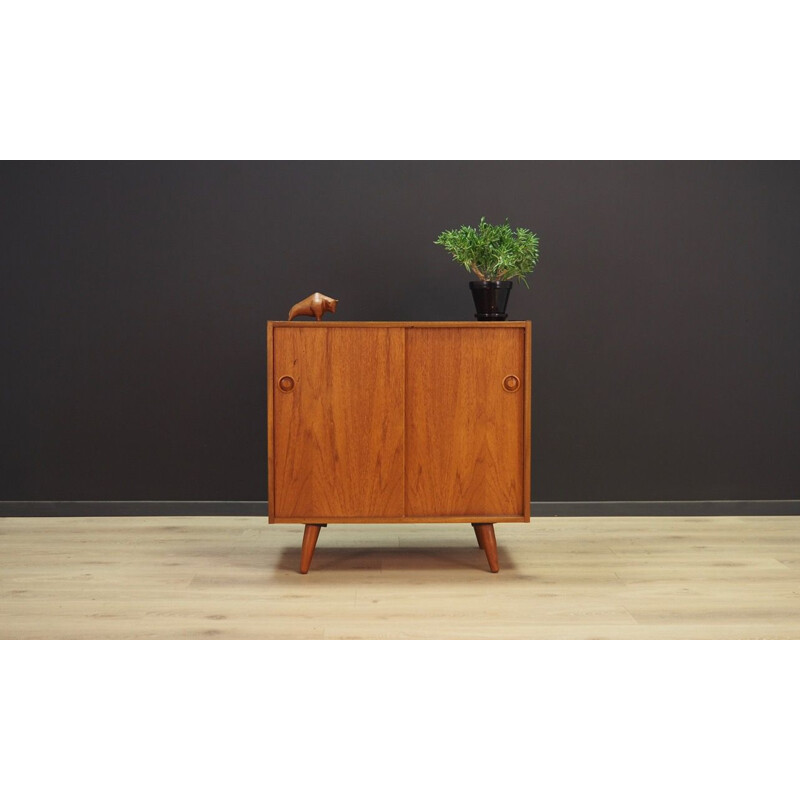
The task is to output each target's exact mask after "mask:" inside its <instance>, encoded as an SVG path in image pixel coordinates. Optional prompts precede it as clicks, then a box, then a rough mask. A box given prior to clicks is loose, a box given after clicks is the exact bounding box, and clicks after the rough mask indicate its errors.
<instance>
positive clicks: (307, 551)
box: [300, 523, 325, 575]
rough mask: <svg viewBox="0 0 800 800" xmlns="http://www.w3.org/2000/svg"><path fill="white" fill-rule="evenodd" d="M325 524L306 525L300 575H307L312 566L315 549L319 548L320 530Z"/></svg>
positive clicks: (301, 552)
mask: <svg viewBox="0 0 800 800" xmlns="http://www.w3.org/2000/svg"><path fill="white" fill-rule="evenodd" d="M324 527H325V524H324V523H322V524H320V525H306V528H305V530H304V531H303V549H302V550H301V551H300V574H301V575H305V574H306V573H307V572H308V568H309V567H310V566H311V559H312V558H313V557H314V548H315V547H316V546H317V539H318V538H319V531H320V528H324Z"/></svg>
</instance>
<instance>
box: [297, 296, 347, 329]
mask: <svg viewBox="0 0 800 800" xmlns="http://www.w3.org/2000/svg"><path fill="white" fill-rule="evenodd" d="M338 302H339V301H338V300H334V299H333V298H332V297H326V296H325V295H324V294H320V293H319V292H314V294H310V295H309V296H308V297H306V299H305V300H301V301H300V302H299V303H295V304H294V305H293V306H292V310H291V311H290V312H289V321H290V322H291V321H292V320H293V319H294V318H295V317H316V318H317V322H319V320H320V319H322V315H323V314H324V313H325V312H326V311H331V312H332V313H334V314H335V313H336V304H337V303H338Z"/></svg>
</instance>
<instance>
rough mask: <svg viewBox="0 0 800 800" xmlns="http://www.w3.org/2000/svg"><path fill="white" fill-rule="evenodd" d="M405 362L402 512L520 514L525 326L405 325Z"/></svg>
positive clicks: (522, 514) (419, 514) (523, 509)
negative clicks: (513, 385) (515, 383)
mask: <svg viewBox="0 0 800 800" xmlns="http://www.w3.org/2000/svg"><path fill="white" fill-rule="evenodd" d="M406 365H407V369H406V407H405V431H406V503H405V508H406V515H407V516H409V517H423V516H434V515H437V514H438V515H441V516H443V517H448V516H470V515H471V516H472V518H473V519H474V520H476V521H477V518H479V517H491V516H493V515H496V516H497V517H517V518H525V516H526V513H529V512H528V508H529V506H528V507H525V506H524V500H523V498H524V496H525V491H524V474H525V470H524V464H523V454H524V440H525V439H526V438H528V437H527V431H528V427H527V424H526V421H525V420H524V418H523V412H524V408H525V397H526V395H527V394H528V389H527V386H528V378H527V376H526V374H525V328H522V329H520V328H519V327H517V328H505V329H504V328H501V327H495V323H484V326H483V327H480V328H463V329H460V330H456V329H453V328H438V329H437V328H427V327H426V328H409V329H407V331H406ZM508 375H515V376H518V377H519V378H520V379H521V381H522V383H523V385H524V386H525V387H526V388H525V391H517V392H508V391H506V390H504V388H503V381H504V379H505V377H506V376H508Z"/></svg>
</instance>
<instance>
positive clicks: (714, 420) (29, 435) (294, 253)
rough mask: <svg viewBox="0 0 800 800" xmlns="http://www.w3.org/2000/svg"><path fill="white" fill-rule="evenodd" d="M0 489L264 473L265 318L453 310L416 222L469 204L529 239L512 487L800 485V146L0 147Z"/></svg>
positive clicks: (229, 493) (132, 491) (455, 297)
mask: <svg viewBox="0 0 800 800" xmlns="http://www.w3.org/2000/svg"><path fill="white" fill-rule="evenodd" d="M0 180H1V184H0V186H1V193H0V212H1V213H0V258H1V259H2V292H1V294H0V304H1V305H0V330H2V345H1V348H2V349H1V350H0V358H2V363H1V364H0V367H2V389H1V393H2V394H1V399H0V403H1V405H0V414H1V416H0V425H1V427H0V436H1V437H2V440H1V441H0V447H1V451H0V452H1V453H2V456H1V458H2V464H1V466H0V483H1V490H2V493H1V494H0V499H2V500H78V499H80V500H89V499H91V500H119V499H150V500H220V499H226V500H258V499H263V498H264V497H265V495H266V410H265V404H266V390H265V327H266V321H267V320H268V319H283V318H285V316H286V313H287V311H288V309H289V307H290V306H291V305H292V303H294V302H295V301H296V300H298V299H300V298H301V297H304V296H305V295H307V294H308V293H309V292H311V291H315V290H319V291H322V292H325V293H327V294H332V295H334V296H336V297H339V298H340V304H339V312H338V313H337V315H336V319H340V320H369V319H386V320H405V319H411V320H414V319H417V320H429V319H443V320H458V319H471V318H472V314H473V309H472V307H471V299H470V296H469V291H468V288H467V281H468V275H467V273H466V272H465V271H464V270H463V269H462V268H461V267H459V266H458V265H456V264H455V263H453V262H452V261H451V260H450V257H449V256H448V255H447V254H446V253H445V252H444V251H443V250H442V249H441V248H438V247H435V246H434V245H433V244H432V241H433V239H434V238H435V237H436V236H437V235H438V233H439V232H440V231H441V230H443V229H445V228H450V227H455V226H458V225H460V224H462V223H470V224H476V223H477V221H478V219H479V218H480V216H481V215H485V216H486V217H487V218H488V219H489V220H490V221H493V222H500V221H502V220H503V219H504V218H505V217H508V218H509V220H510V221H511V223H512V224H513V225H518V226H524V227H529V228H532V229H533V230H535V231H537V232H538V233H539V234H540V236H541V241H542V258H541V263H540V266H539V267H538V268H537V269H536V271H535V273H534V275H533V277H532V280H531V281H530V284H531V289H530V291H528V290H526V289H525V288H524V287H515V288H514V290H513V292H512V296H511V302H510V307H509V310H510V312H511V317H512V318H515V319H532V320H533V498H534V499H535V500H539V501H592V500H677V499H681V500H693V499H775V498H797V497H798V496H800V413H798V412H800V335H799V334H800V270H799V269H798V256H797V253H798V241H797V240H798V220H800V166H799V165H798V164H797V163H790V164H785V163H769V162H758V163H718V162H712V163H702V162H690V163H681V162H666V163H660V162H637V163H624V162H602V163H593V162H574V163H569V162H546V163H536V162H522V163H515V162H471V163H458V162H401V163H392V162H373V163H360V162H323V163H302V162H266V163H183V162H179V163H119V162H114V163H100V162H89V163H54V164H48V163H5V164H3V165H2V166H0Z"/></svg>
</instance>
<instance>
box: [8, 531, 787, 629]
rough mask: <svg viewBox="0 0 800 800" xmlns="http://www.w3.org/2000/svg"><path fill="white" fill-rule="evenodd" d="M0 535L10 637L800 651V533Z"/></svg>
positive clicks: (36, 532) (565, 532)
mask: <svg viewBox="0 0 800 800" xmlns="http://www.w3.org/2000/svg"><path fill="white" fill-rule="evenodd" d="M496 531H497V540H498V546H499V547H498V550H499V556H500V572H499V573H497V574H491V573H490V572H489V571H488V568H487V564H486V559H485V557H484V554H483V552H482V551H481V550H480V549H478V547H477V543H476V541H475V536H474V534H473V532H472V528H470V526H469V525H416V526H410V525H407V526H403V525H383V526H381V525H331V526H329V527H328V528H324V529H323V531H322V533H321V535H320V539H319V544H318V545H317V551H316V554H315V556H314V561H313V563H312V565H311V571H310V572H309V573H308V575H300V574H298V571H297V568H298V563H299V557H300V543H301V539H302V526H300V525H272V526H270V525H267V524H266V521H265V520H264V519H262V518H257V517H87V518H33V519H32V518H5V519H0V638H3V639H18V638H26V639H29V638H37V639H38V638H42V639H75V638H81V639H107V638H112V639H128V638H141V639H185V638H192V639H194V638H197V639H204V638H213V639H252V638H256V639H284V638H293V639H315V638H366V639H377V638H389V639H551V638H560V639H595V638H600V639H675V638H680V639H751V638H779V639H787V638H788V639H797V638H800V517H689V518H676V517H625V518H621V517H613V518H609V517H603V518H539V519H535V520H533V521H532V522H531V523H530V524H529V525H523V524H509V525H497V526H496Z"/></svg>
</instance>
